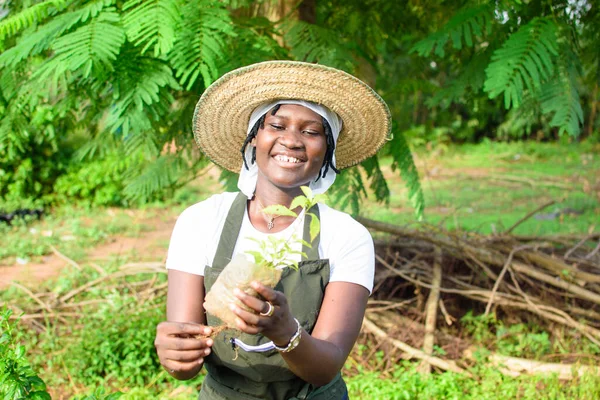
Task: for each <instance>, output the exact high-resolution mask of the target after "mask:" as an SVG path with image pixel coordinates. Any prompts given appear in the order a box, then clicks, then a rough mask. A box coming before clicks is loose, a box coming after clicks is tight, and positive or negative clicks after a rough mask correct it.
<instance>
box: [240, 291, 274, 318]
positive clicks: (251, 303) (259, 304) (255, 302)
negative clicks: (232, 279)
mask: <svg viewBox="0 0 600 400" xmlns="http://www.w3.org/2000/svg"><path fill="white" fill-rule="evenodd" d="M233 294H234V295H235V296H236V297H237V298H238V299H240V301H241V302H242V303H244V304H245V305H247V306H248V307H250V308H251V309H253V310H254V311H256V312H257V313H261V312H264V311H265V309H266V308H267V307H266V306H265V304H266V303H265V301H264V300H261V299H257V298H256V297H254V296H250V295H248V294H246V293H244V292H243V291H241V290H240V289H238V288H235V289H233Z"/></svg>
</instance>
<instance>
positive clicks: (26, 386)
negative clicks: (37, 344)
mask: <svg viewBox="0 0 600 400" xmlns="http://www.w3.org/2000/svg"><path fill="white" fill-rule="evenodd" d="M11 315H12V310H10V309H8V308H6V306H4V307H3V308H2V309H1V310H0V394H2V396H3V398H4V399H7V400H10V399H15V400H20V399H36V400H50V395H49V394H48V392H47V391H46V384H45V383H44V381H43V380H42V379H41V378H40V377H39V376H38V375H37V374H36V373H35V372H34V370H33V369H32V368H31V365H30V364H29V362H28V361H27V358H26V357H25V353H26V350H25V346H23V345H20V344H18V343H17V340H16V330H17V326H16V322H14V321H11V320H10V317H11Z"/></svg>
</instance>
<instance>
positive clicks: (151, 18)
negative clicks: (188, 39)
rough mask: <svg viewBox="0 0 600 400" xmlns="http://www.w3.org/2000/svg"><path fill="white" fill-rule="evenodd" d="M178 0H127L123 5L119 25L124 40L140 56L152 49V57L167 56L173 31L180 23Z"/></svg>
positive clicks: (172, 43) (174, 34) (173, 36)
mask: <svg viewBox="0 0 600 400" xmlns="http://www.w3.org/2000/svg"><path fill="white" fill-rule="evenodd" d="M179 3H180V1H179V0H151V1H148V0H129V1H127V2H126V3H125V4H124V5H123V10H125V11H129V12H128V13H126V14H125V17H124V19H123V24H124V26H125V30H126V32H127V37H128V38H129V40H131V41H132V42H133V43H134V44H135V45H136V46H142V45H143V48H142V50H141V53H142V54H144V53H145V52H146V51H147V50H148V49H150V48H152V47H153V48H154V56H155V57H159V56H163V55H165V54H167V53H168V52H169V51H171V49H172V48H173V45H174V43H175V37H176V29H177V27H178V26H179V24H180V22H181V10H180V5H179Z"/></svg>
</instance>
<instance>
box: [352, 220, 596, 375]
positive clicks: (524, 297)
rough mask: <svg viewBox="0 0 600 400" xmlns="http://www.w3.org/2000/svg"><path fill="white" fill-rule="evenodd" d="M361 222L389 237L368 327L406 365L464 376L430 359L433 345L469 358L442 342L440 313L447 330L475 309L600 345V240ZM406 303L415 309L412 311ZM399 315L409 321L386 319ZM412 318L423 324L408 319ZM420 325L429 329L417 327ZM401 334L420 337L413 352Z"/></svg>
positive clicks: (380, 250) (380, 246)
mask: <svg viewBox="0 0 600 400" xmlns="http://www.w3.org/2000/svg"><path fill="white" fill-rule="evenodd" d="M360 222H361V223H363V225H365V226H367V227H368V228H369V229H370V230H371V231H373V232H385V233H387V234H389V235H388V237H387V239H385V240H378V241H376V247H377V251H376V253H377V255H376V259H377V270H376V278H375V289H374V294H375V296H374V297H375V299H376V300H372V301H371V302H370V308H369V309H368V312H367V316H366V318H365V324H364V327H365V330H366V331H367V332H370V333H371V334H374V335H375V336H376V337H379V338H380V339H383V340H384V341H387V342H388V344H389V343H392V344H393V346H394V347H396V348H398V349H400V350H401V352H402V353H403V357H404V358H418V359H421V360H425V364H429V365H432V366H435V367H437V368H440V369H444V370H452V371H456V372H459V371H462V369H461V368H460V367H458V366H457V364H455V363H454V362H452V361H448V360H441V359H438V358H436V357H431V354H432V349H433V343H434V340H438V343H439V342H440V341H441V342H444V341H445V343H446V345H447V348H446V350H451V351H449V353H450V354H454V355H455V357H452V355H450V357H448V358H460V357H461V356H464V355H465V352H464V350H465V349H466V348H467V347H468V343H465V342H464V341H462V340H460V339H458V338H454V339H452V338H450V340H448V338H446V339H444V338H443V337H439V336H440V333H439V332H437V333H436V321H437V320H438V314H437V312H438V310H439V311H440V312H441V318H440V319H441V320H442V321H445V323H446V324H448V325H451V324H452V323H453V322H454V321H455V320H456V316H457V315H458V316H461V315H464V314H465V312H466V311H468V309H471V308H481V309H482V310H484V312H485V313H486V314H488V313H490V312H492V311H493V312H497V313H498V314H500V315H502V313H504V315H515V314H520V315H530V314H534V315H535V316H536V320H537V321H541V322H542V323H544V322H546V323H547V326H548V327H550V326H556V325H557V324H558V325H562V326H565V327H567V328H570V329H572V330H574V331H576V332H578V333H579V334H580V335H581V336H584V337H586V338H587V339H589V340H590V341H591V342H593V343H595V344H597V345H600V242H599V240H600V234H599V233H595V234H590V235H587V236H585V237H575V236H551V237H543V238H538V237H528V236H514V235H509V234H505V235H496V236H480V235H477V234H472V233H450V232H446V231H442V230H440V229H437V228H429V229H410V228H405V227H400V226H395V225H390V224H385V223H382V222H377V221H371V220H367V219H361V220H360ZM425 294H427V296H425ZM408 302H412V303H413V304H412V307H411V308H409V309H408V308H407V307H406V306H407V303H408ZM397 308H403V311H402V313H403V314H404V316H401V315H398V313H395V314H396V315H393V313H390V312H389V310H391V309H397ZM382 312H385V313H386V314H385V316H384V315H382ZM410 313H413V314H414V313H419V314H420V315H421V316H424V318H418V317H417V318H412V319H411V318H406V314H410ZM419 319H421V320H424V324H421V323H416V322H415V321H416V320H419ZM378 320H379V321H380V322H379V323H378V322H377V321H378ZM391 321H393V322H391ZM386 323H387V327H386V326H385V324H386ZM382 324H383V325H382ZM402 326H404V327H412V329H408V331H412V332H420V333H421V335H420V336H419V337H417V338H414V337H413V338H409V340H408V341H407V342H408V343H411V342H412V343H413V345H414V347H413V346H408V345H407V344H406V342H405V341H403V340H400V339H398V338H397V336H398V335H399V334H401V333H400V332H401V331H402V328H401V327H402ZM394 327H396V328H395V329H394ZM390 330H391V331H390ZM404 330H405V331H406V330H407V329H404ZM417 347H422V349H423V350H417ZM504 361H505V362H506V360H504ZM521 367H522V366H521ZM521 367H519V368H521ZM544 367H548V365H545V366H544ZM535 368H537V369H539V368H540V367H539V365H536V366H535Z"/></svg>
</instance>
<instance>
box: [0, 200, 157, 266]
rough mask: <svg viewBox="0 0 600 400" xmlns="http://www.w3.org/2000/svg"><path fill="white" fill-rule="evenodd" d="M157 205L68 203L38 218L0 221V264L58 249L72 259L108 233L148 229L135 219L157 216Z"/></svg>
mask: <svg viewBox="0 0 600 400" xmlns="http://www.w3.org/2000/svg"><path fill="white" fill-rule="evenodd" d="M158 213H159V209H156V208H154V209H153V208H147V209H144V210H138V211H136V213H132V212H128V211H127V210H122V209H112V208H111V209H106V208H97V209H84V208H77V207H71V206H65V207H60V208H56V209H54V210H52V211H51V212H50V213H49V214H48V215H46V216H44V218H43V219H42V220H41V221H23V220H20V221H15V222H14V223H13V224H12V226H8V225H5V224H0V235H1V236H2V237H3V241H2V246H1V247H0V266H1V265H10V264H13V263H14V262H15V260H16V259H17V258H19V259H22V260H23V261H25V262H27V261H31V260H32V259H33V258H35V257H37V256H42V255H45V254H49V253H51V252H52V250H51V247H50V246H54V247H55V248H57V249H59V251H60V252H61V253H63V254H66V255H67V256H68V257H70V258H72V259H75V260H77V259H79V258H81V257H83V256H84V255H85V249H87V248H90V247H93V246H95V245H98V244H100V243H102V242H104V241H106V240H107V239H108V238H109V237H111V236H116V235H119V236H129V237H137V236H139V235H141V234H143V233H144V232H147V231H150V230H152V226H148V225H145V224H142V223H140V222H138V220H147V219H151V218H153V217H155V216H157V215H158Z"/></svg>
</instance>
